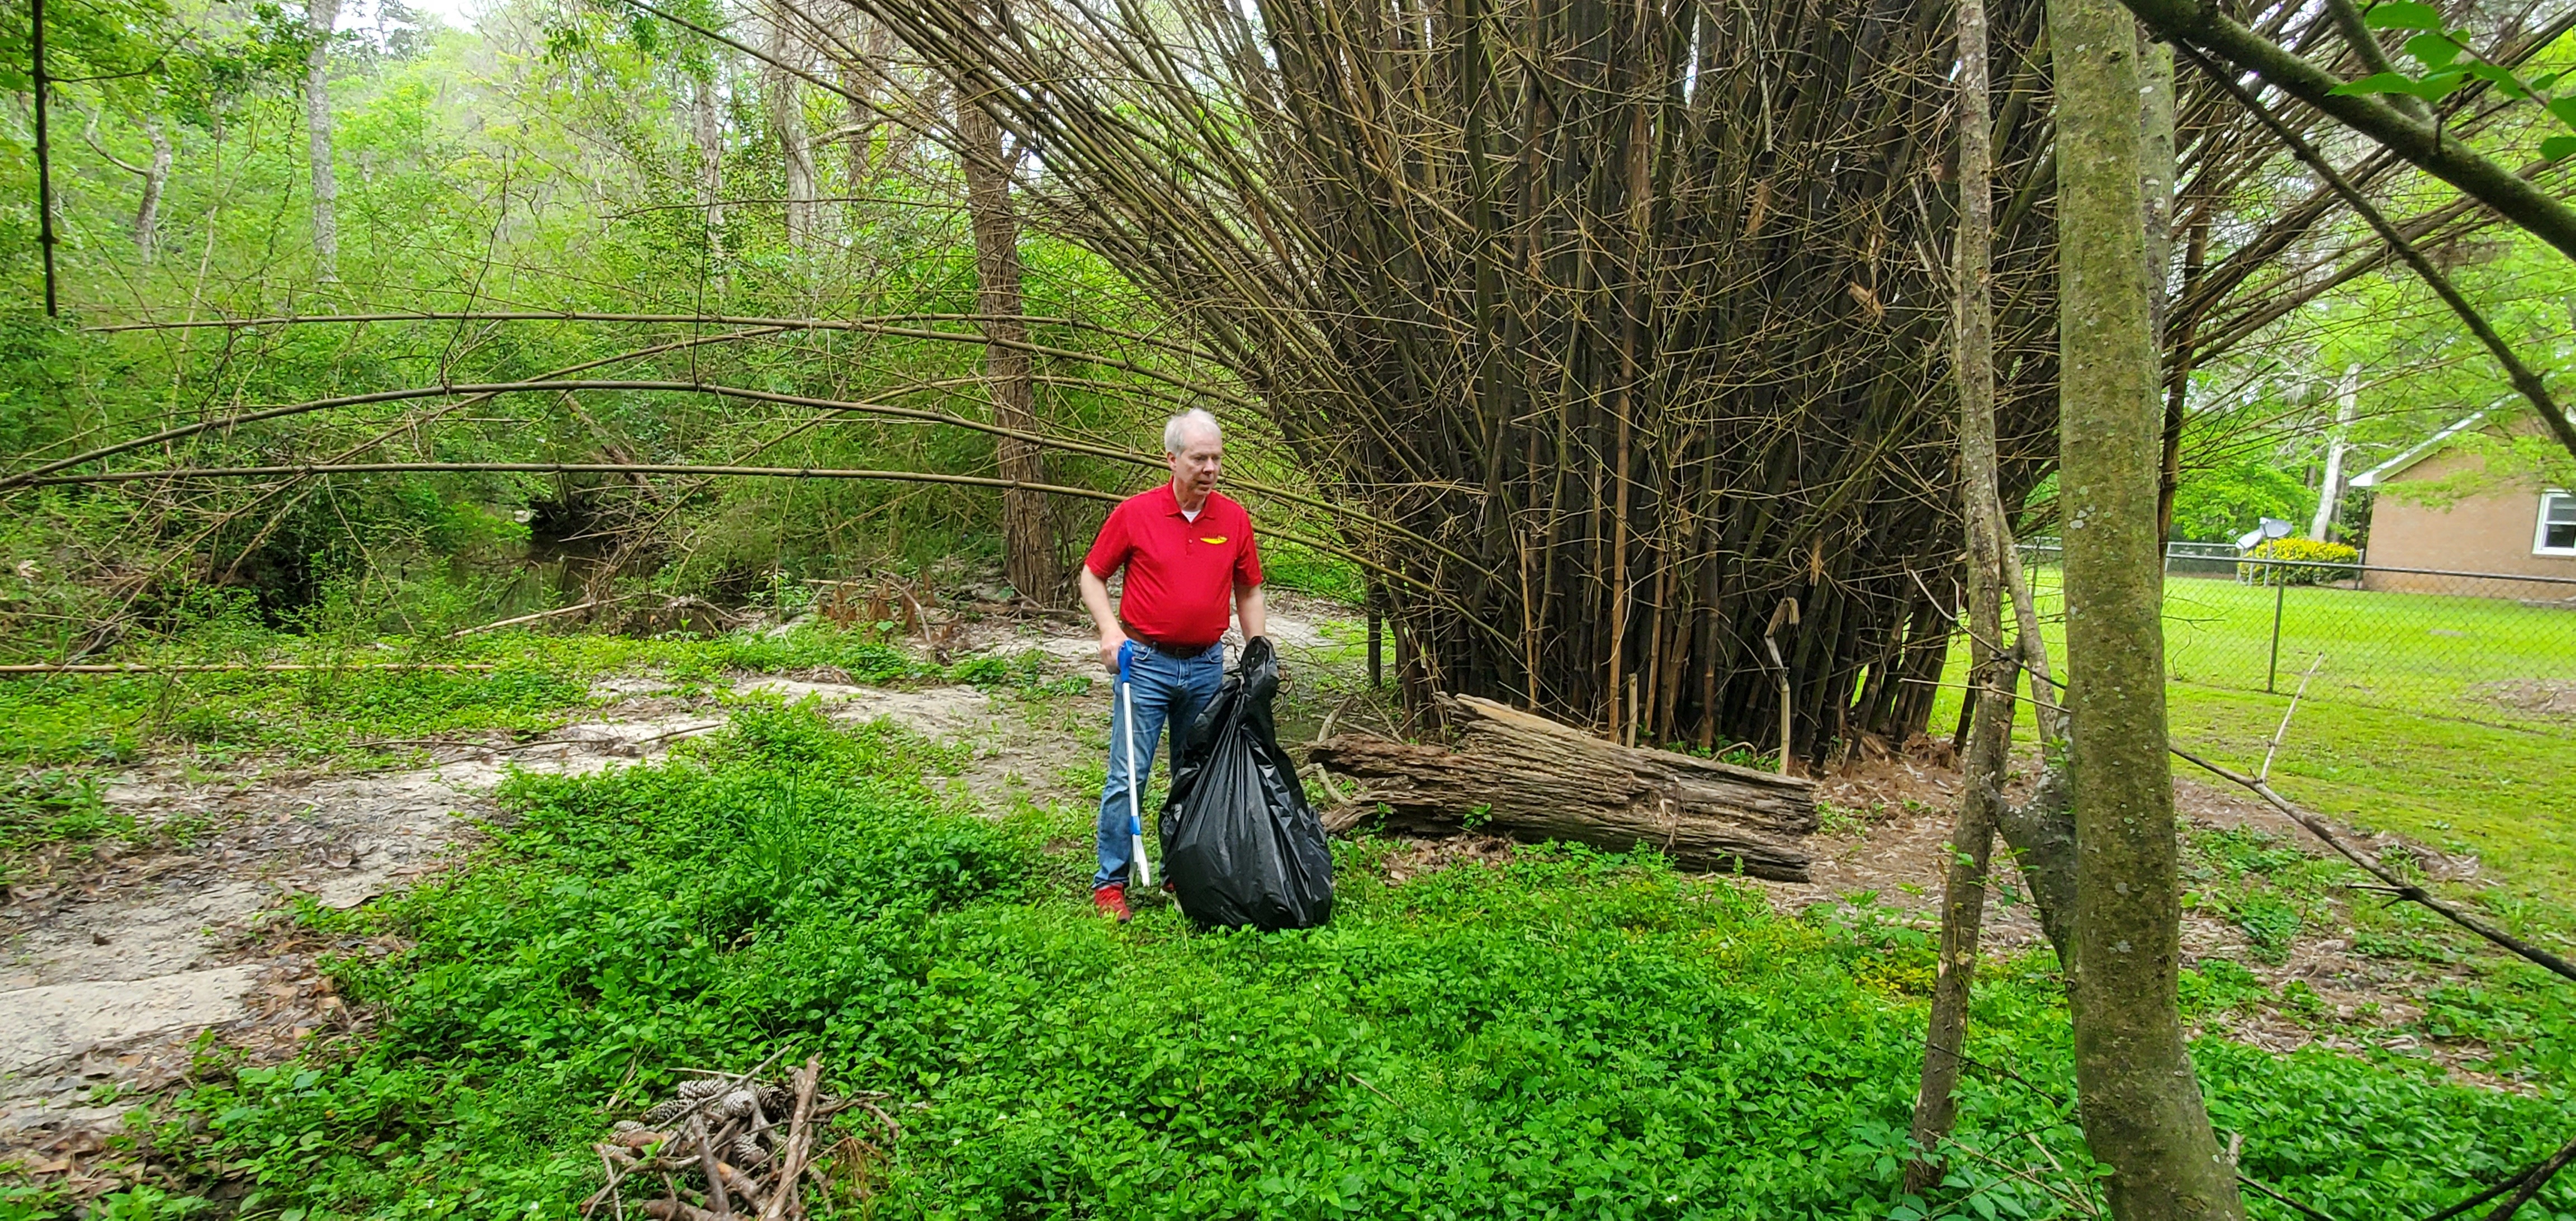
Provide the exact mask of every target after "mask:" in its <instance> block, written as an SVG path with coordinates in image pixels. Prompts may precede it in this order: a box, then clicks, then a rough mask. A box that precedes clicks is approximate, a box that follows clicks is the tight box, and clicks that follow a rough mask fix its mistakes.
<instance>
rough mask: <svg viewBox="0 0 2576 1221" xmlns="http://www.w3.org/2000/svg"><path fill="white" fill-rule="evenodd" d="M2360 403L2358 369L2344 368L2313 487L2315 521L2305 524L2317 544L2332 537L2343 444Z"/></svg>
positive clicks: (2339, 497)
mask: <svg viewBox="0 0 2576 1221" xmlns="http://www.w3.org/2000/svg"><path fill="white" fill-rule="evenodd" d="M2360 404H2361V366H2360V365H2347V366H2345V368H2344V371H2343V377H2342V379H2341V380H2340V381H2338V382H2336V384H2335V418H2334V431H2332V432H2329V433H2327V434H2326V477H2325V481H2324V482H2322V483H2319V484H2318V485H2317V515H2316V518H2315V519H2314V520H2313V521H2311V522H2309V523H2308V537H2309V538H2312V539H2315V540H2317V541H2318V542H2321V543H2322V542H2330V541H2332V540H2333V538H2334V528H2335V506H2336V503H2337V502H2338V501H2341V500H2342V499H2343V456H2344V442H2345V439H2346V438H2348V437H2350V436H2351V435H2352V421H2353V417H2354V416H2355V415H2357V414H2359V408H2360Z"/></svg>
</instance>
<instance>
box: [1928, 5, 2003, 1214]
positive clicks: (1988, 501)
mask: <svg viewBox="0 0 2576 1221" xmlns="http://www.w3.org/2000/svg"><path fill="white" fill-rule="evenodd" d="M1958 21H1959V104H1958V114H1959V236H1958V247H1957V259H1958V269H1957V273H1956V276H1957V282H1958V292H1957V302H1956V307H1955V308H1956V311H1957V312H1956V313H1955V315H1954V317H1953V325H1952V328H1951V332H1952V336H1953V338H1954V346H1953V347H1952V350H1951V366H1952V370H1953V372H1954V373H1955V374H1956V375H1957V379H1958V384H1959V500H1960V509H1961V512H1960V516H1961V518H1962V519H1964V521H1965V522H1966V525H1967V534H1968V651H1969V656H1970V657H1971V658H1972V659H1973V668H1972V670H1971V674H1972V677H1971V679H1970V683H1969V685H1970V687H1971V688H1972V691H1971V694H1972V695H1973V696H1974V698H1973V699H1972V700H1970V701H1969V704H1968V707H1969V709H1970V710H1971V711H1969V712H1968V713H1967V714H1966V715H1967V716H1968V717H1969V720H1970V728H1969V732H1968V753H1967V757H1966V758H1965V759H1964V760H1962V766H1963V769H1964V771H1965V773H1966V775H1965V781H1966V783H1965V784H1964V785H1963V787H1962V790H1961V792H1960V795H1959V821H1958V824H1957V826H1956V827H1955V828H1953V829H1952V831H1951V834H1950V854H1949V862H1950V863H1949V868H1948V873H1947V877H1946V879H1945V883H1944V887H1943V890H1942V898H1941V958H1940V961H1939V963H1938V964H1937V965H1936V966H1935V968H1934V974H1933V978H1932V1016H1931V1019H1930V1022H1929V1023H1928V1026H1927V1028H1926V1031H1925V1035H1924V1047H1923V1077H1922V1082H1921V1085H1920V1087H1919V1088H1918V1089H1917V1091H1916V1093H1915V1096H1914V1131H1913V1136H1914V1147H1915V1150H1916V1157H1915V1160H1914V1161H1912V1162H1911V1163H1909V1164H1907V1166H1906V1167H1905V1188H1906V1190H1908V1191H1914V1192H1920V1191H1923V1190H1925V1189H1927V1188H1929V1187H1931V1186H1932V1185H1934V1184H1935V1183H1938V1182H1940V1180H1941V1165H1942V1159H1941V1158H1940V1157H1939V1156H1938V1154H1937V1152H1936V1150H1937V1148H1938V1146H1939V1145H1940V1143H1941V1141H1942V1140H1943V1139H1944V1138H1946V1137H1948V1136H1949V1134H1950V1128H1951V1125H1952V1124H1953V1123H1954V1122H1955V1121H1956V1119H1957V1117H1958V1110H1957V1105H1956V1102H1955V1100H1954V1098H1953V1097H1952V1091H1953V1090H1954V1089H1955V1088H1956V1087H1957V1085H1958V1083H1959V1068H1960V1064H1961V1056H1962V1055H1963V1054H1964V1052H1965V1048H1964V1047H1963V1044H1964V1042H1965V1040H1966V1039H1967V1035H1968V998H1969V992H1970V988H1971V986H1972V985H1973V984H1974V982H1975V979H1976V967H1977V940H1978V935H1979V933H1980V931H1981V928H1982V926H1983V925H1984V923H1985V914H1986V867H1987V863H1988V858H1989V854H1990V853H1991V852H1992V850H1993V847H1994V839H1995V824H1996V822H1997V820H1998V819H1999V817H2000V815H2001V813H2002V809H2003V778H2004V766H2005V763H2006V762H2007V760H2008V759H2009V757H2010V755H2011V753H2012V686H2011V683H2012V673H2013V670H2012V662H2011V658H2010V656H2009V655H2008V654H2006V653H2005V652H2004V651H2003V647H2002V644H2003V628H2004V623H2003V549H2004V537H2003V501H2002V499H2001V492H2000V491H1999V488H2000V484H1999V482H1998V475H1997V470H1996V467H1997V463H1996V457H1995V365H1994V341H1993V338H1992V336H1993V328H1994V319H1993V301H1992V298H1991V297H1990V295H1989V294H1990V292H1991V289H1990V286H1989V284H1988V276H1989V274H1990V272H1991V270H1992V259H1991V257H1990V252H1989V246H1990V244H1991V241H1992V237H1993V210H1994V202H1993V185H1992V178H1993V164H1992V163H1993V150H1992V148H1991V147H1990V144H1989V141H1990V139H1991V136H1990V133H1989V132H1988V130H1987V117H1986V116H1987V96H1986V91H1987V85H1986V6H1985V0H1959V12H1958Z"/></svg>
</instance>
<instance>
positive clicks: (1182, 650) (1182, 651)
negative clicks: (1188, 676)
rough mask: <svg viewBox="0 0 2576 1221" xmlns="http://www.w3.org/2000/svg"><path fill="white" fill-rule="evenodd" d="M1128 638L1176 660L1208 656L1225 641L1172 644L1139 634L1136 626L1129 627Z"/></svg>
mask: <svg viewBox="0 0 2576 1221" xmlns="http://www.w3.org/2000/svg"><path fill="white" fill-rule="evenodd" d="M1119 626H1120V627H1122V628H1125V627H1126V625H1125V624H1123V623H1122V624H1120V625H1119ZM1127 638H1128V639H1129V640H1133V641H1135V642H1136V643H1138V644H1141V645H1143V646H1145V647H1146V648H1149V649H1152V650H1154V651H1155V652H1157V653H1160V654H1162V655H1163V656H1165V657H1169V658H1171V659H1172V660H1174V661H1196V660H1198V659H1199V658H1202V657H1205V656H1207V651H1208V650H1209V649H1213V648H1216V647H1218V646H1219V645H1222V644H1224V643H1225V642H1224V641H1222V640H1218V641H1212V642H1210V643H1207V644H1172V643H1170V642H1168V641H1162V640H1154V639H1150V638H1148V637H1145V636H1142V635H1139V634H1137V632H1136V630H1135V629H1134V628H1127Z"/></svg>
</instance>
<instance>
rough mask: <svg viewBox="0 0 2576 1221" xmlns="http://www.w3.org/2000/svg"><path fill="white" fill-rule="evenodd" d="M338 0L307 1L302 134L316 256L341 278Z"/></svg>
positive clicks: (325, 270)
mask: <svg viewBox="0 0 2576 1221" xmlns="http://www.w3.org/2000/svg"><path fill="white" fill-rule="evenodd" d="M339 20H340V0H305V5H304V33H305V37H307V38H309V39H310V40H312V44H313V45H312V47H311V48H310V49H309V50H307V51H306V52H305V53H304V139H305V149H306V153H307V155H308V157H309V159H310V160H311V162H312V166H313V261H314V264H315V266H316V268H317V269H318V271H319V272H320V274H321V278H322V279H324V280H337V279H339V278H340V215H339V206H340V187H339V183H338V180H337V179H335V178H333V177H332V175H331V73H330V66H331V30H332V27H333V26H335V25H337V24H339Z"/></svg>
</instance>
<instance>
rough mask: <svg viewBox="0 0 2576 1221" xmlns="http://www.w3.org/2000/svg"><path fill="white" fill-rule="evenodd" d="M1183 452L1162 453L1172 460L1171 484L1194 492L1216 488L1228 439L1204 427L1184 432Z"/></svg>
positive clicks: (1201, 492)
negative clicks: (1223, 439)
mask: <svg viewBox="0 0 2576 1221" xmlns="http://www.w3.org/2000/svg"><path fill="white" fill-rule="evenodd" d="M1184 438H1185V439H1184V440H1183V441H1182V442H1181V452H1179V453H1176V454H1165V455H1163V457H1164V459H1165V460H1166V461H1169V462H1170V463H1171V464H1172V486H1173V487H1176V488H1179V489H1181V490H1182V491H1184V492H1186V493H1188V494H1189V495H1192V496H1205V495H1207V494H1208V493H1210V492H1213V491H1215V490H1216V476H1217V471H1218V470H1219V469H1220V468H1222V467H1223V466H1224V465H1225V442H1223V441H1220V440H1218V439H1217V437H1216V435H1215V434H1214V433H1211V432H1209V431H1208V430H1206V429H1204V428H1193V429H1191V430H1189V432H1187V433H1186V434H1184Z"/></svg>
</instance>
